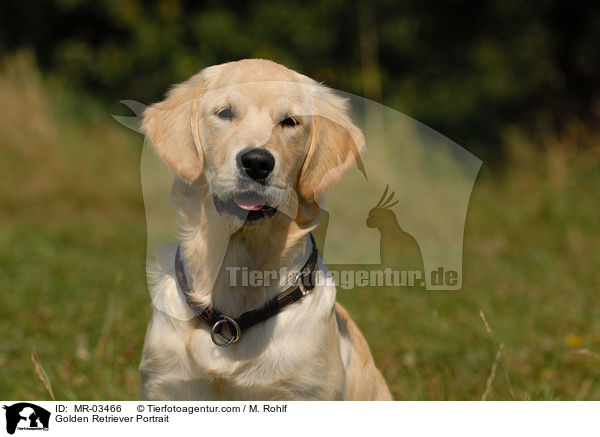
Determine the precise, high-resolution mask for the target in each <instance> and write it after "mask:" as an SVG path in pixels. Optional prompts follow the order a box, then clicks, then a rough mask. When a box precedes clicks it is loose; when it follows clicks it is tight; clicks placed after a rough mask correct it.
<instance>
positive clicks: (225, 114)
mask: <svg viewBox="0 0 600 437" xmlns="http://www.w3.org/2000/svg"><path fill="white" fill-rule="evenodd" d="M217 116H218V117H219V118H220V119H221V120H231V119H233V112H231V109H229V108H223V109H219V110H218V111H217Z"/></svg>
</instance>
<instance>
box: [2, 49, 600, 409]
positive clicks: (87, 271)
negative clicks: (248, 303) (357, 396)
mask: <svg viewBox="0 0 600 437" xmlns="http://www.w3.org/2000/svg"><path fill="white" fill-rule="evenodd" d="M0 90H1V91H2V95H3V96H5V97H4V98H3V100H2V101H1V102H0V105H1V107H2V113H3V114H5V116H3V117H2V119H0V147H1V152H2V159H1V160H0V174H1V175H2V184H1V185H0V293H1V299H2V300H1V305H0V398H2V399H48V394H47V392H46V390H45V388H44V385H43V384H42V382H41V381H40V379H39V378H38V377H37V375H36V372H35V367H34V365H33V363H32V360H31V356H30V353H31V351H32V350H34V351H35V352H36V353H37V356H38V358H39V361H40V363H41V364H42V366H43V367H44V369H45V371H46V373H47V375H48V378H49V380H50V382H51V384H52V387H53V390H54V393H55V395H56V398H57V399H68V400H74V399H94V400H101V399H135V398H137V397H138V395H139V375H138V372H137V365H138V362H139V358H140V353H141V348H142V344H143V338H144V331H145V327H146V323H147V321H148V318H149V316H150V312H151V302H150V299H149V295H148V292H147V288H146V282H145V281H146V280H145V272H144V264H145V255H146V254H145V251H146V223H145V216H144V207H143V202H142V193H141V187H140V178H139V159H140V153H141V145H142V137H141V136H139V135H136V134H134V133H131V132H128V131H127V130H126V129H124V128H122V127H120V126H118V125H117V123H115V122H114V121H112V120H111V119H110V118H109V117H108V115H107V112H106V111H105V110H102V109H99V108H96V107H94V105H93V104H89V105H88V104H87V103H85V104H82V103H78V100H77V99H74V98H73V97H72V96H71V97H70V96H69V95H67V94H65V93H64V92H63V91H61V89H60V88H54V87H53V85H52V83H51V82H49V81H47V82H44V81H42V80H41V79H40V77H39V76H38V74H37V73H36V72H35V69H33V68H32V67H31V65H30V63H29V62H28V61H27V59H26V58H16V59H13V60H12V61H11V63H10V64H6V65H5V66H4V67H3V70H2V72H1V74H0ZM573 138H575V139H573ZM577 138H579V137H577V135H575V136H571V137H569V136H567V137H566V138H564V137H556V138H549V139H546V142H545V144H547V150H545V151H543V152H533V147H532V146H531V144H530V141H529V139H528V138H523V137H515V136H511V137H507V143H508V144H509V149H510V150H511V151H512V153H511V155H510V158H509V164H508V165H507V166H506V170H505V171H502V172H496V173H492V171H491V170H490V169H489V168H487V167H485V166H484V168H483V169H482V171H481V173H480V176H479V179H478V181H477V183H476V185H475V189H474V192H473V195H472V198H471V203H470V208H469V213H468V218H467V224H466V234H465V247H464V252H465V253H464V287H463V290H462V291H460V292H424V291H414V290H408V289H402V290H383V289H375V288H374V289H354V290H349V291H340V292H339V300H340V301H341V302H342V303H343V304H344V305H345V306H346V307H347V308H348V309H349V311H350V312H351V314H352V316H353V317H354V318H355V320H356V322H357V323H358V325H359V326H360V327H361V329H362V330H363V332H364V334H365V336H366V337H367V340H368V341H369V343H370V345H371V348H372V350H373V353H374V355H375V358H376V361H377V362H378V365H379V366H380V368H381V369H382V371H383V373H384V375H385V377H386V379H387V381H388V382H389V384H390V386H391V388H392V391H393V393H394V395H395V396H396V397H397V398H398V399H422V400H441V399H456V400H461V399H480V398H481V397H482V395H483V393H484V391H485V389H486V383H487V382H488V379H489V377H490V372H491V368H492V364H493V363H494V359H495V356H496V352H497V350H496V346H495V345H494V343H493V341H492V338H491V336H490V335H489V334H488V333H487V332H486V329H485V326H484V323H483V321H482V319H481V317H480V311H483V312H484V313H485V316H486V318H487V321H488V322H489V325H490V327H491V329H492V335H493V337H494V339H495V341H496V342H497V344H501V343H502V344H504V349H503V351H502V354H501V358H500V362H499V365H498V369H497V372H496V375H495V377H494V378H493V379H490V383H491V391H490V393H489V395H488V399H493V400H500V399H512V396H511V394H510V393H509V389H508V384H507V379H506V376H505V371H506V375H508V377H509V379H510V382H511V384H512V389H513V392H514V395H515V397H516V398H517V399H535V400H541V399H565V400H567V399H586V400H587V399H596V400H598V399H600V365H599V364H600V362H599V358H598V355H594V354H597V353H600V295H599V293H598V291H599V289H600V287H599V286H600V280H599V278H600V275H598V271H599V269H600V251H599V250H598V245H599V243H600V228H599V226H598V216H599V214H598V212H599V209H600V207H599V205H600V198H599V197H600V172H599V171H598V170H599V167H600V165H599V162H600V153H599V149H598V148H597V147H595V148H591V149H589V150H587V151H582V150H577V148H578V147H580V146H579V145H578V144H579V140H577ZM573 144H575V145H574V146H573ZM582 350H583V351H582ZM586 351H589V352H586Z"/></svg>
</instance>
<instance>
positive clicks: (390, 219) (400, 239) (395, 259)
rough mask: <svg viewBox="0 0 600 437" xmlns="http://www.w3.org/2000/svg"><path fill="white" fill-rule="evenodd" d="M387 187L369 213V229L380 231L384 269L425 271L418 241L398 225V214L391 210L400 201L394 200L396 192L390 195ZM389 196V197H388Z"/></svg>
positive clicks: (380, 248)
mask: <svg viewBox="0 0 600 437" xmlns="http://www.w3.org/2000/svg"><path fill="white" fill-rule="evenodd" d="M388 191H389V185H386V186H385V190H384V192H383V195H382V196H381V198H380V199H379V202H377V204H376V205H375V206H374V207H373V208H372V209H371V210H370V211H369V217H368V218H367V223H366V224H367V227H369V228H376V229H377V230H378V231H379V234H380V239H379V255H380V260H381V265H382V267H390V268H393V269H396V270H413V271H415V270H418V271H422V270H423V258H422V256H421V249H420V247H419V244H418V243H417V240H416V239H415V238H414V237H413V236H412V235H410V234H409V233H408V232H405V231H404V230H403V229H402V228H401V227H400V225H399V224H398V219H397V216H396V213H395V212H394V211H393V210H392V209H391V208H392V207H393V206H395V205H397V204H398V203H399V202H400V201H399V200H397V199H396V200H394V196H395V192H394V191H392V192H391V193H390V194H389V195H388ZM386 196H387V197H386Z"/></svg>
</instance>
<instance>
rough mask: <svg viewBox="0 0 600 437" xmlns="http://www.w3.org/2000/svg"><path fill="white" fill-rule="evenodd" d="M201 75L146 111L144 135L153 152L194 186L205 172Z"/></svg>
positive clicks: (170, 92)
mask: <svg viewBox="0 0 600 437" xmlns="http://www.w3.org/2000/svg"><path fill="white" fill-rule="evenodd" d="M200 75H201V73H198V74H196V75H195V76H192V77H191V78H190V79H189V80H188V81H186V82H183V83H181V84H179V85H176V86H175V87H173V88H172V89H171V90H170V91H169V92H168V93H167V97H166V98H165V99H164V100H163V101H162V102H159V103H155V104H154V105H152V106H150V107H149V108H148V109H146V110H145V111H144V118H143V120H142V132H143V133H144V134H145V135H146V136H147V138H148V140H150V143H151V144H152V146H153V147H154V150H156V152H157V153H158V155H159V156H160V157H161V158H162V159H163V161H165V163H166V164H167V165H168V166H169V167H171V168H172V169H173V170H174V171H175V173H177V174H178V175H179V176H180V177H181V178H182V179H183V180H184V181H186V182H187V183H189V184H191V183H192V182H194V181H195V180H196V179H197V178H198V176H200V173H201V172H202V163H203V158H202V146H201V144H200V135H199V132H198V129H199V128H200V127H199V122H200V120H198V101H199V99H200V94H201V92H202V88H203V80H202V78H201V76H200Z"/></svg>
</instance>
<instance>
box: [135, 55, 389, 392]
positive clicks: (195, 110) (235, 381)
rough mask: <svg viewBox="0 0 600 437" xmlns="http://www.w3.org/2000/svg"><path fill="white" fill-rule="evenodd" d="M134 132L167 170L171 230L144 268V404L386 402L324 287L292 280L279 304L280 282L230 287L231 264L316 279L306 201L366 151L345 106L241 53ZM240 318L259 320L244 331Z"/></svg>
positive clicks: (177, 94)
mask: <svg viewBox="0 0 600 437" xmlns="http://www.w3.org/2000/svg"><path fill="white" fill-rule="evenodd" d="M142 130H143V132H144V134H145V135H146V137H147V139H148V140H149V141H150V143H151V144H152V146H153V148H154V149H155V151H156V152H157V153H158V155H159V156H160V157H161V158H162V160H164V162H165V163H166V164H167V165H168V166H169V167H171V169H172V170H174V171H175V173H176V175H177V176H176V178H175V182H174V185H173V191H172V200H173V203H174V205H175V208H176V209H177V212H178V216H179V221H180V227H181V232H180V236H179V239H180V241H179V242H178V243H177V244H176V245H175V246H174V247H172V248H171V249H168V250H165V251H164V253H162V254H160V255H159V256H158V260H157V265H156V266H154V267H153V270H154V271H153V272H152V273H151V279H152V281H151V282H152V284H153V285H152V286H151V293H152V295H153V304H154V311H153V314H152V318H151V321H150V324H149V326H148V329H147V333H146V338H145V343H144V349H143V353H142V359H141V364H140V371H141V374H142V387H141V397H142V398H143V399H148V400H150V399H151V400H344V399H347V400H391V399H392V396H391V394H390V391H389V389H388V387H387V385H386V383H385V381H384V379H383V377H382V375H381V373H380V372H379V370H378V369H377V368H376V366H375V363H374V361H373V358H372V356H371V352H370V350H369V346H368V345H367V342H366V341H365V339H364V337H363V336H362V334H361V332H360V331H359V329H358V327H357V326H356V325H355V324H354V322H353V321H352V320H351V319H350V317H349V315H348V313H347V312H346V310H344V309H343V308H342V307H341V306H340V305H339V304H337V303H336V301H335V299H336V289H335V286H334V284H331V283H325V284H317V285H316V286H314V288H312V289H309V290H307V288H308V287H307V286H305V287H301V286H300V285H299V282H294V283H293V284H292V286H294V284H297V285H295V287H292V288H293V292H292V294H293V295H294V296H296V297H295V298H294V299H292V301H291V302H290V301H289V300H287V301H286V300H285V299H288V298H289V296H287V297H285V298H282V295H283V294H285V290H286V289H287V290H290V284H289V281H288V278H287V277H283V275H281V277H280V278H278V279H277V280H274V281H273V282H272V283H266V281H265V283H264V284H259V285H253V284H250V285H247V284H244V283H240V282H235V283H232V281H231V272H232V270H231V267H236V268H238V270H237V271H238V272H239V271H240V270H239V268H240V266H242V267H244V269H245V268H247V269H248V271H263V272H267V271H274V272H277V271H282V270H287V271H292V272H300V271H304V272H309V273H311V274H312V272H313V271H316V272H317V273H319V272H326V271H327V267H326V266H325V265H324V264H323V262H322V259H321V258H320V257H319V258H317V256H316V255H315V254H316V253H317V252H316V249H315V248H314V240H313V238H312V236H311V234H310V233H311V231H312V230H313V229H314V228H315V227H316V226H317V224H318V221H319V218H320V214H321V209H320V208H319V206H318V202H317V201H320V199H322V196H323V195H324V193H325V191H326V190H327V189H328V188H329V187H330V186H331V185H332V184H333V183H335V182H337V181H338V180H339V179H340V177H341V176H342V174H343V173H344V172H345V171H346V170H348V169H349V168H351V167H352V166H353V165H357V160H358V159H359V157H360V153H361V152H362V151H363V150H364V147H365V146H364V137H363V135H362V133H361V131H360V129H358V128H357V127H356V126H355V125H354V124H353V123H352V121H351V120H350V118H349V116H348V114H347V104H346V102H345V100H344V99H342V98H340V97H339V96H337V95H336V94H334V93H333V92H332V91H331V90H329V89H328V88H326V87H324V86H323V85H321V84H319V83H317V82H315V81H314V80H312V79H310V78H308V77H306V76H303V75H301V74H298V73H296V72H294V71H292V70H290V69H288V68H285V67H283V66H281V65H279V64H276V63H274V62H271V61H267V60H260V59H248V60H242V61H237V62H230V63H226V64H222V65H217V66H213V67H209V68H206V69H204V70H202V71H201V72H200V73H198V74H196V75H195V76H193V77H192V78H190V79H189V80H188V81H186V82H184V83H182V84H179V85H177V86H175V87H174V88H173V89H171V91H170V92H169V93H168V94H167V97H166V98H165V100H163V101H162V102H160V103H156V104H155V105H153V106H151V107H149V108H148V109H146V111H145V112H144V117H143V122H142ZM313 255H315V256H313ZM311 257H312V258H314V260H315V263H314V265H313V266H312V267H311V268H312V269H313V270H312V271H311V270H310V268H309V270H306V268H308V267H306V266H309V262H308V261H307V260H310V259H311ZM177 263H179V264H178V265H179V270H178V268H177V267H176V264H177ZM303 268H305V269H304V270H303ZM296 279H298V278H296ZM301 280H302V279H300V281H301ZM286 281H287V282H286ZM309 282H310V281H309ZM298 296H300V297H298ZM274 302H276V303H277V308H276V310H274V311H271V310H272V309H273V308H274V306H273V305H274ZM282 302H283V303H282ZM201 311H204V313H202V314H204V315H206V314H209V317H208V318H207V319H206V320H205V319H203V318H202V317H200V316H198V314H200V312H201ZM247 312H250V313H252V312H258V313H260V314H259V316H260V317H259V320H258V321H256V320H255V322H256V323H254V324H253V325H252V326H251V327H247V329H244V330H242V328H240V327H239V326H238V325H240V326H241V325H242V322H241V321H239V320H241V319H243V318H244V316H243V315H244V314H245V313H247ZM215 314H217V315H218V316H216V318H214V317H215V316H214V315H215ZM210 317H213V318H214V320H216V322H214V323H213V322H210V324H209V323H208V322H207V320H211V319H210ZM236 318H237V319H236ZM236 320H238V322H236ZM211 325H212V326H211ZM238 329H239V330H238Z"/></svg>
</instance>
